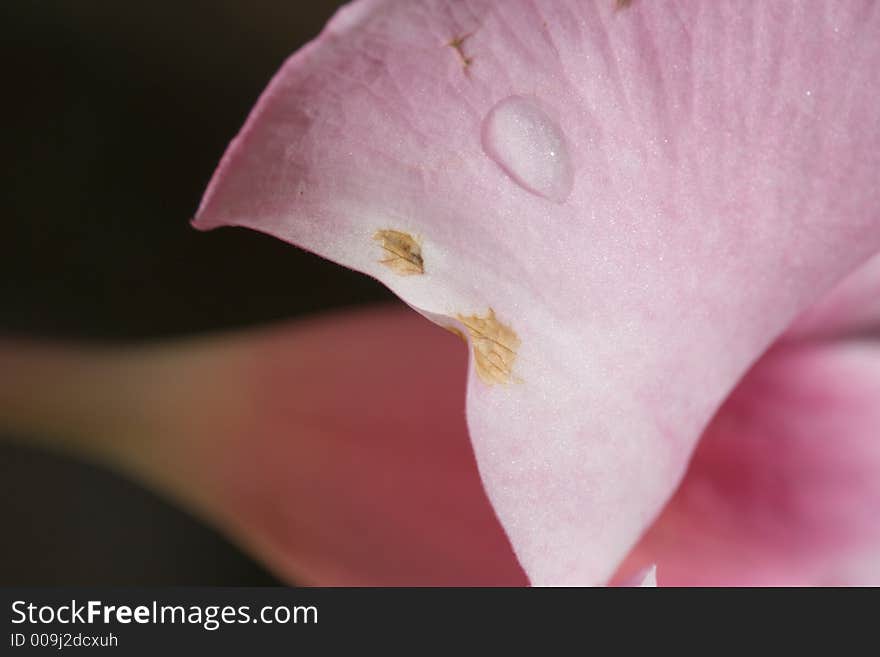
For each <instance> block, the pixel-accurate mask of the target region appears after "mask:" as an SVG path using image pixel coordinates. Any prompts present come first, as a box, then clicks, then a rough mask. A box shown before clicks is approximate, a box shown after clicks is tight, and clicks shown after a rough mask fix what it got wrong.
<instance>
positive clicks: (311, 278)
mask: <svg viewBox="0 0 880 657" xmlns="http://www.w3.org/2000/svg"><path fill="white" fill-rule="evenodd" d="M339 4H341V3H340V2H334V1H332V0H324V1H316V0H312V1H310V2H291V1H287V2H277V1H272V0H249V2H241V0H222V1H216V0H215V1H214V2H211V3H195V2H179V1H178V2H168V1H164V0H151V1H150V2H97V1H87V0H68V1H67V2H57V3H56V2H39V1H36V0H34V1H30V2H27V1H24V0H22V1H13V2H9V1H7V2H3V3H0V43H2V45H0V48H2V52H0V61H2V65H0V66H2V69H3V70H4V75H3V80H2V89H3V93H2V98H3V100H2V102H0V107H2V110H0V112H2V113H3V114H4V115H5V116H3V126H4V130H3V137H2V140H3V158H2V167H3V174H2V180H3V187H2V189H3V194H2V197H0V212H2V225H3V236H2V240H0V249H2V250H0V253H2V258H0V333H3V334H7V335H26V336H48V337H55V338H72V339H73V338H75V339H89V340H114V341H125V340H134V339H143V338H152V337H162V336H169V335H182V334H190V333H199V332H203V331H207V330H212V329H218V328H229V327H240V326H249V325H255V324H262V323H266V322H271V321H275V320H279V319H283V318H290V317H294V316H298V315H302V314H306V313H310V312H314V311H317V310H321V309H326V308H330V307H336V306H343V305H353V304H362V303H368V302H371V301H376V300H380V299H388V298H390V295H389V293H388V292H386V291H385V290H384V288H382V287H380V286H379V284H378V283H376V282H375V281H372V280H371V279H369V278H367V277H364V276H361V275H359V274H355V273H353V272H350V271H348V270H345V269H342V268H341V267H338V266H336V265H333V264H330V263H328V262H325V261H322V260H320V259H318V258H316V257H315V256H312V255H309V254H307V253H305V252H302V251H299V250H298V249H295V248H293V247H291V246H288V245H286V244H284V243H282V242H280V241H277V240H274V239H272V238H270V237H266V236H264V235H261V234H258V233H256V232H249V231H245V230H241V229H222V230H218V231H214V232H211V233H199V232H196V231H195V230H193V229H192V228H190V226H189V223H188V222H189V218H190V217H191V216H192V215H193V213H194V212H195V210H196V207H197V205H198V202H199V199H200V196H201V193H202V191H203V189H204V187H205V185H206V183H207V182H208V179H209V177H210V175H211V173H212V171H213V170H214V167H215V165H216V164H217V162H218V161H219V158H220V156H221V155H222V153H223V151H224V149H225V147H226V145H227V143H228V142H229V140H230V139H232V137H233V136H234V135H235V134H236V132H237V131H238V129H239V127H240V126H241V124H242V123H243V121H244V119H245V117H246V115H247V112H248V110H249V109H250V107H251V106H252V105H253V104H254V102H255V101H256V99H257V97H258V95H259V93H260V92H261V91H262V89H263V88H264V87H265V85H266V83H267V82H268V81H269V79H270V77H271V76H272V74H273V73H274V72H275V71H276V70H277V69H278V67H279V66H280V64H281V63H282V62H283V60H284V59H285V58H286V57H287V56H288V55H289V54H290V53H291V52H293V51H294V50H296V49H297V48H298V47H299V46H301V45H302V44H303V43H305V42H306V41H308V40H309V39H310V38H312V37H313V36H315V35H316V34H317V33H318V31H319V30H320V29H321V27H322V26H323V24H324V23H325V22H326V20H327V19H328V18H329V16H330V15H331V14H332V13H333V11H334V10H335V8H336V7H337V6H338V5H339ZM2 375H3V374H2V372H0V376H2ZM0 430H2V428H0ZM0 523H2V529H0V585H11V584H35V585H36V584H233V585H234V584H266V583H272V582H273V579H272V577H271V575H269V574H268V573H266V572H265V571H264V570H263V569H262V568H261V567H260V566H259V565H257V564H254V563H253V562H251V561H250V560H249V559H247V558H246V557H245V556H243V555H242V554H241V553H240V552H239V551H238V550H237V549H235V548H234V547H232V546H231V545H229V544H228V543H227V542H226V541H225V540H224V539H223V538H221V537H220V536H219V535H218V534H217V533H216V532H214V531H213V530H211V529H209V528H207V527H205V526H203V525H201V524H199V523H198V522H197V521H196V520H194V519H193V518H192V517H190V516H189V515H187V514H186V513H184V512H182V511H180V510H177V509H176V508H173V507H171V506H169V505H167V504H166V503H165V502H163V501H161V500H160V499H159V498H157V497H156V496H154V495H153V494H152V493H150V492H148V491H146V490H143V489H141V488H139V487H138V486H136V485H134V484H131V483H129V482H127V481H126V480H124V479H122V478H120V477H118V476H116V475H114V474H112V473H110V472H108V471H105V470H102V469H99V468H96V467H93V466H89V465H86V464H82V463H80V462H77V461H75V460H71V459H66V458H63V457H59V456H52V455H48V454H45V453H43V452H39V451H36V450H29V449H26V448H22V447H16V446H13V445H10V444H6V443H4V442H2V441H0Z"/></svg>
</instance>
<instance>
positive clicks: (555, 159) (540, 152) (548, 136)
mask: <svg viewBox="0 0 880 657" xmlns="http://www.w3.org/2000/svg"><path fill="white" fill-rule="evenodd" d="M483 150H485V151H486V154H487V155H488V156H489V157H491V158H492V159H493V160H494V161H495V162H497V163H498V165H499V166H500V167H501V168H502V169H504V171H505V173H507V175H509V176H510V177H511V178H512V179H513V180H514V181H515V182H516V183H517V184H519V185H520V186H521V187H523V188H525V189H527V190H528V191H530V192H532V193H533V194H537V195H539V196H543V197H544V198H547V199H550V200H551V201H555V202H556V203H563V202H564V201H565V200H566V199H567V198H568V196H569V194H571V189H572V186H573V185H574V171H573V169H572V166H571V157H570V156H569V153H568V144H567V143H566V140H565V135H564V134H563V132H562V130H561V129H560V128H559V126H558V125H557V124H556V122H555V121H554V120H553V119H551V118H550V117H549V116H548V115H547V113H546V112H545V111H544V110H543V109H541V106H540V105H539V103H538V100H537V99H536V98H531V97H527V96H510V97H508V98H505V99H504V100H502V101H501V102H499V103H498V104H497V105H495V107H493V108H492V110H491V111H490V112H489V114H488V115H487V116H486V119H485V121H484V122H483Z"/></svg>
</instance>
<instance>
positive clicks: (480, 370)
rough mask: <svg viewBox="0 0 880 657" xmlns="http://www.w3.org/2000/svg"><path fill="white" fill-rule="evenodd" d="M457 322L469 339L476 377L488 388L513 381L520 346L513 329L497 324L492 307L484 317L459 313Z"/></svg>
mask: <svg viewBox="0 0 880 657" xmlns="http://www.w3.org/2000/svg"><path fill="white" fill-rule="evenodd" d="M458 319H459V321H460V322H461V323H462V324H464V326H465V328H466V329H467V331H468V333H469V334H470V336H471V343H472V344H473V346H474V363H475V365H476V368H477V375H478V376H479V377H480V378H481V379H482V380H483V381H484V382H485V383H487V384H489V385H493V384H496V383H501V384H504V383H510V382H511V381H512V380H514V378H513V373H512V369H513V363H514V361H515V360H516V353H517V350H518V349H519V345H520V340H519V337H518V336H517V334H516V333H515V332H514V330H513V329H512V328H510V327H509V326H507V325H506V324H503V323H502V322H500V321H498V318H497V317H495V311H494V310H492V309H491V308H489V314H488V315H486V316H485V317H480V316H478V315H470V316H468V317H465V316H464V315H461V314H459V315H458Z"/></svg>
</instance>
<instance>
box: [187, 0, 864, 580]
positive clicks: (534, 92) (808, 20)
mask: <svg viewBox="0 0 880 657" xmlns="http://www.w3.org/2000/svg"><path fill="white" fill-rule="evenodd" d="M876 7H877V5H876V4H875V3H872V2H867V1H865V2H847V3H840V2H832V1H827V2H818V1H815V2H799V3H789V4H779V3H759V4H743V3H738V2H732V1H731V2H712V3H689V2H678V3H676V2H667V3H652V2H636V3H633V4H632V5H631V6H629V7H628V8H626V9H623V10H619V11H615V10H614V3H612V2H610V1H609V2H583V1H580V0H579V1H573V0H572V1H570V2H563V1H561V0H544V1H541V0H537V1H526V0H508V1H505V2H491V1H487V0H486V1H474V2H468V3H449V2H446V1H441V0H413V1H406V2H403V1H395V0H387V1H384V2H383V1H382V0H373V1H370V2H359V3H354V4H352V5H351V6H349V7H347V8H346V9H344V10H342V11H341V12H340V13H339V14H337V16H336V17H335V18H334V20H333V21H332V22H331V23H330V25H329V26H328V28H327V29H326V31H325V32H324V33H323V34H322V35H321V36H320V37H319V38H318V39H317V40H316V41H315V42H314V43H312V44H310V45H309V46H307V47H306V48H304V49H303V50H302V51H300V52H299V53H297V54H296V55H294V56H293V57H292V58H291V59H290V60H289V61H288V62H287V63H286V64H285V66H284V67H283V69H282V70H281V72H280V73H279V74H278V75H277V76H276V77H275V79H274V80H273V82H272V84H271V85H270V87H269V89H268V90H267V91H266V92H265V94H264V95H263V97H262V98H261V100H260V102H259V104H258V105H257V107H256V108H255V109H254V111H253V113H252V114H251V116H250V118H249V119H248V121H247V124H246V125H245V127H244V128H243V130H242V132H241V134H240V135H239V136H238V138H237V139H236V140H235V141H234V142H233V144H232V145H231V146H230V148H229V150H228V152H227V153H226V155H225V156H224V158H223V161H222V163H221V165H220V167H219V169H218V171H217V173H216V174H215V177H214V179H213V180H212V182H211V184H210V186H209V188H208V191H207V193H206V195H205V198H204V200H203V202H202V205H201V207H200V209H199V212H198V214H197V217H196V220H195V224H196V225H197V226H198V227H200V228H205V229H207V228H212V227H215V226H220V225H230V224H231V225H241V226H248V227H251V228H255V229H257V230H261V231H264V232H267V233H270V234H272V235H275V236H277V237H280V238H282V239H284V240H287V241H289V242H291V243H294V244H297V245H300V246H302V247H304V248H307V249H309V250H312V251H314V252H316V253H318V254H320V255H323V256H324V257H327V258H330V259H332V260H335V261H336V262H339V263H341V264H344V265H346V266H349V267H352V268H354V269H357V270H359V271H362V272H364V273H367V274H370V275H372V276H374V277H376V278H378V279H379V280H381V281H383V282H384V283H385V284H386V285H388V286H389V287H390V288H391V289H392V290H394V291H395V292H396V293H397V294H398V295H400V296H401V298H403V299H404V300H405V301H406V302H407V303H408V304H410V305H411V306H413V307H414V308H416V309H417V310H419V311H420V312H422V313H423V314H424V315H426V316H428V317H429V318H431V319H433V320H434V321H437V322H438V323H441V324H445V325H448V326H452V327H456V328H457V329H458V330H459V331H461V332H462V333H464V334H466V335H467V334H468V333H470V342H471V345H472V346H473V347H474V348H475V349H476V350H477V351H478V354H477V356H476V357H475V356H474V354H473V353H472V355H471V361H470V362H471V367H470V370H471V372H470V375H469V379H468V389H467V418H468V426H469V429H470V435H471V438H472V440H473V444H474V449H475V452H476V457H477V462H478V464H479V467H480V472H481V475H482V479H483V482H484V484H485V486H486V490H487V492H488V495H489V499H490V500H491V501H492V504H493V506H494V508H495V510H496V511H497V513H498V515H499V517H500V520H501V522H502V524H503V526H504V528H505V529H506V531H507V533H508V535H509V536H510V539H511V542H512V544H513V547H514V549H515V551H516V554H517V556H518V557H519V559H520V561H521V563H522V565H523V567H524V568H525V570H526V572H527V573H528V575H529V577H530V579H531V581H532V582H533V583H536V584H559V583H564V584H596V583H603V582H605V581H607V580H608V578H609V577H610V576H611V575H612V573H613V572H614V570H615V568H616V567H617V565H618V564H619V562H620V560H621V559H622V558H623V557H624V555H625V554H626V553H627V551H628V550H629V549H630V547H631V546H632V545H633V544H634V543H635V541H636V540H637V539H638V537H639V535H640V534H641V533H642V531H643V530H644V529H645V527H646V526H648V525H649V524H650V522H651V521H652V520H653V519H654V517H655V516H656V514H657V513H658V512H659V511H660V509H661V508H662V506H663V504H664V503H665V501H666V500H667V498H668V497H669V496H670V495H671V494H672V492H673V491H674V489H675V487H676V485H677V483H678V481H679V479H680V477H681V476H682V474H683V472H684V469H685V467H686V465H687V461H688V458H689V456H690V454H691V452H692V450H693V448H694V446H695V444H696V441H697V439H698V437H699V435H700V433H701V432H702V430H703V428H704V427H705V425H706V424H707V422H708V421H709V419H710V418H711V416H712V414H713V412H714V411H715V409H716V408H717V407H718V406H719V405H720V404H721V403H722V401H723V400H724V399H725V397H726V396H727V395H728V393H729V392H730V390H731V389H732V388H733V387H734V385H735V384H736V382H737V380H738V379H739V377H740V376H741V375H742V374H743V372H744V371H745V370H746V369H747V368H748V366H749V365H750V364H751V363H752V362H753V361H754V360H755V359H757V358H758V356H759V355H760V354H761V353H762V352H763V351H764V350H765V349H766V348H767V346H768V345H769V344H770V343H771V342H772V341H773V340H774V339H775V338H776V336H778V335H779V334H780V333H781V332H782V331H784V330H785V328H786V327H787V326H788V325H789V324H790V323H791V321H792V320H793V319H794V318H795V317H796V316H797V315H798V314H799V313H800V312H801V311H803V310H804V309H805V308H806V307H807V306H808V305H810V303H811V302H813V301H814V300H815V299H816V297H817V296H818V295H820V294H822V293H823V292H824V291H825V290H828V289H829V288H830V287H831V286H833V285H834V284H835V283H836V282H837V281H838V280H840V279H841V278H842V277H844V276H845V275H846V274H847V273H849V272H850V271H852V270H853V269H855V268H856V267H858V266H859V264H860V263H861V262H863V261H865V260H866V259H867V258H869V257H870V256H871V255H872V254H874V253H875V252H876V251H877V250H878V247H880V222H878V221H877V215H878V211H880V202H878V201H880V191H878V186H877V185H876V175H877V170H878V166H880V120H878V119H880V105H878V104H877V103H876V102H875V101H876V95H877V92H878V86H880V85H878V82H880V39H877V38H876V36H877V34H878V28H880V25H878V22H880V12H878V11H876ZM383 231H385V232H383ZM388 231H394V232H388ZM401 236H403V237H405V238H406V240H408V241H406V240H403V237H401ZM401 240H403V241H401ZM296 284H302V283H300V282H296V281H292V282H291V285H292V286H295V285H296ZM387 344H388V345H389V348H392V347H393V344H394V343H393V341H391V340H389V341H388V343H387ZM425 357H427V356H425ZM409 367H410V368H411V369H413V370H419V369H420V368H422V367H425V364H424V363H423V362H422V361H421V360H420V359H419V358H415V359H413V361H412V362H411V363H410V364H409ZM493 383H494V385H493ZM282 392H283V391H280V390H273V389H271V388H270V387H269V388H267V389H266V390H265V392H264V394H266V395H277V394H281V393H282ZM347 394H356V393H355V392H354V390H351V391H348V392H347ZM421 399H422V400H423V401H422V402H421V403H422V406H423V408H425V409H428V408H430V406H431V398H430V397H422V398H421ZM328 458H329V457H328ZM260 472H261V470H260V469H255V470H254V471H253V473H252V475H253V476H254V477H257V476H260ZM290 522H293V519H291V520H290ZM664 572H665V571H664V566H663V563H662V561H660V573H661V575H660V577H661V583H662V580H663V577H664Z"/></svg>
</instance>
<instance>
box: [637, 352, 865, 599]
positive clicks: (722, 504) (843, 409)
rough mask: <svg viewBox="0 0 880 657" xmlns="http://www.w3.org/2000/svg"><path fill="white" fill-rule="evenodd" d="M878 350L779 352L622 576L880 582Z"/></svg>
mask: <svg viewBox="0 0 880 657" xmlns="http://www.w3.org/2000/svg"><path fill="white" fill-rule="evenodd" d="M878 400H880V346H878V345H877V344H868V343H861V344H859V343H853V344H843V345H827V346H804V347H800V348H786V349H780V350H778V351H774V352H772V353H771V354H769V355H768V356H767V357H766V358H765V359H763V360H762V361H761V362H760V363H759V364H758V365H757V366H756V367H755V368H754V370H752V371H751V372H750V373H749V375H748V377H747V378H746V379H745V380H744V381H743V384H742V385H741V386H740V387H739V388H737V390H736V391H735V392H734V393H733V395H732V396H731V398H730V399H729V400H728V401H727V403H726V404H725V405H724V407H723V408H722V409H721V411H720V412H719V414H718V416H717V417H716V418H715V420H714V421H713V423H712V424H711V425H710V427H709V429H708V430H707V432H706V434H705V436H704V438H703V440H702V441H701V443H700V445H699V447H698V448H697V451H696V454H695V456H694V460H693V462H692V463H691V466H690V469H689V470H688V473H687V476H686V477H685V480H684V482H683V483H682V485H681V488H680V489H679V491H678V492H677V494H676V495H675V497H674V498H673V500H672V501H671V502H670V504H669V506H668V507H667V508H666V509H665V510H664V512H663V514H662V515H661V517H660V518H659V519H658V520H657V522H656V523H655V524H654V526H653V527H652V528H651V530H650V531H649V532H648V534H647V535H646V536H645V537H644V538H643V540H642V541H641V542H640V543H639V545H638V547H637V548H636V549H635V551H634V552H633V554H632V555H631V556H630V559H629V563H628V564H627V565H626V566H624V568H623V569H622V572H627V571H631V570H632V569H634V568H636V567H638V566H639V564H645V563H658V564H659V566H660V569H661V572H662V575H663V582H662V583H663V585H664V586H673V585H695V584H696V585H801V586H817V585H866V584H867V585H878V584H880V522H878V509H880V476H878V475H880V440H878V437H880V434H878V427H880V404H878Z"/></svg>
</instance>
